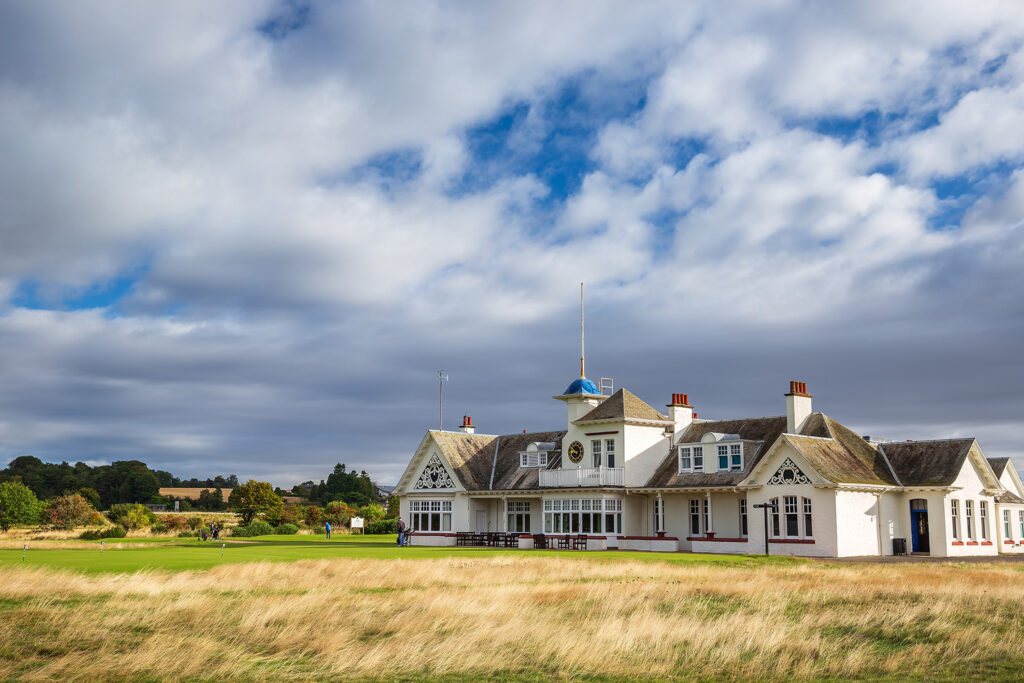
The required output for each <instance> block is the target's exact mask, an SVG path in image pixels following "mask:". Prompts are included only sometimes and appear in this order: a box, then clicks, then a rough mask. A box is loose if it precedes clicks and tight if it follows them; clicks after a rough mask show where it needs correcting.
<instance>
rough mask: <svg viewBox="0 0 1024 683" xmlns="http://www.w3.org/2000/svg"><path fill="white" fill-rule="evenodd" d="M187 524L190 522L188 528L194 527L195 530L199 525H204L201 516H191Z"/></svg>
mask: <svg viewBox="0 0 1024 683" xmlns="http://www.w3.org/2000/svg"><path fill="white" fill-rule="evenodd" d="M186 524H188V528H189V529H192V530H193V531H195V530H196V529H198V528H199V527H201V526H202V525H203V520H202V519H200V518H199V517H189V518H188V521H187V522H186Z"/></svg>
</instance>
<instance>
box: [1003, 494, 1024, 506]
mask: <svg viewBox="0 0 1024 683" xmlns="http://www.w3.org/2000/svg"><path fill="white" fill-rule="evenodd" d="M996 502H997V503H1013V504H1015V505H1020V504H1022V503H1024V498H1021V497H1020V496H1018V495H1017V494H1016V493H1014V492H1013V491H1003V492H1002V493H1000V494H999V495H998V496H996Z"/></svg>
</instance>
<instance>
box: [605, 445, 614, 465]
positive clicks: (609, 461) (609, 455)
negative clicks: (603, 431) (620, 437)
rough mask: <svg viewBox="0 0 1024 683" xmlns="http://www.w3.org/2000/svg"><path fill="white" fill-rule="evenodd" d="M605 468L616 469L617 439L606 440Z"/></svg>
mask: <svg viewBox="0 0 1024 683" xmlns="http://www.w3.org/2000/svg"><path fill="white" fill-rule="evenodd" d="M604 455H605V466H606V467H615V439H605V440H604Z"/></svg>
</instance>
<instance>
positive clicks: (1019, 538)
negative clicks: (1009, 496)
mask: <svg viewBox="0 0 1024 683" xmlns="http://www.w3.org/2000/svg"><path fill="white" fill-rule="evenodd" d="M1004 510H1006V511H1009V513H1010V535H1009V536H1007V535H1006V533H1005V531H1004V530H1003V511H1004ZM1022 512H1024V505H1013V504H1000V505H999V508H998V517H997V519H998V524H997V525H996V526H997V527H998V530H999V543H998V545H999V552H1000V553H1004V554H1007V555H1017V554H1021V553H1024V534H1021V529H1020V527H1021V524H1020V514H1021V513H1022ZM1006 541H1010V542H1009V543H1007V542H1006Z"/></svg>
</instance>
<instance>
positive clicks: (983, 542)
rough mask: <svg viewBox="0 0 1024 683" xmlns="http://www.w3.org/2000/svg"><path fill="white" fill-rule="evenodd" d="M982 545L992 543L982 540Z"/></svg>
mask: <svg viewBox="0 0 1024 683" xmlns="http://www.w3.org/2000/svg"><path fill="white" fill-rule="evenodd" d="M981 544H982V545H992V541H982V542H981Z"/></svg>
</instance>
